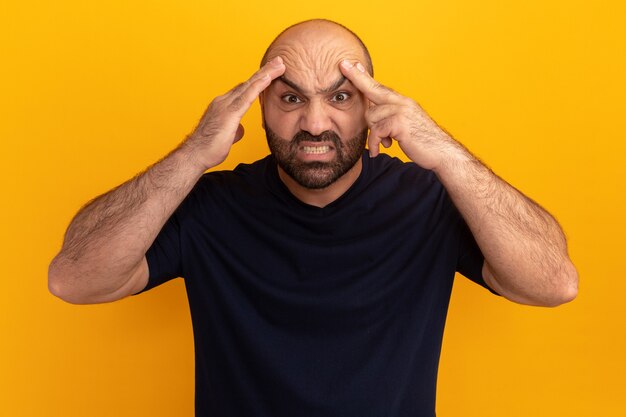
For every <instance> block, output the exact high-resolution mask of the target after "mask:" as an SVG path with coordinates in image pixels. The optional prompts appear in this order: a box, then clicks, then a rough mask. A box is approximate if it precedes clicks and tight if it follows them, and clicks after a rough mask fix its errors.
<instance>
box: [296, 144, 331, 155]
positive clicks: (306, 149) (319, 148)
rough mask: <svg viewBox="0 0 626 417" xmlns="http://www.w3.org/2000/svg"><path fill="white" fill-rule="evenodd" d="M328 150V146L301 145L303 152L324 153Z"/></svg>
mask: <svg viewBox="0 0 626 417" xmlns="http://www.w3.org/2000/svg"><path fill="white" fill-rule="evenodd" d="M329 150H330V146H328V145H326V146H303V147H302V151H303V152H304V153H326V152H328V151H329Z"/></svg>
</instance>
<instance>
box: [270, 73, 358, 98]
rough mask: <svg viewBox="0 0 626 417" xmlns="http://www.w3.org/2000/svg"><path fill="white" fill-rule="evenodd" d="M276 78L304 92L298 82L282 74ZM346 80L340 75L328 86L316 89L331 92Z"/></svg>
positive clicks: (321, 91)
mask: <svg viewBox="0 0 626 417" xmlns="http://www.w3.org/2000/svg"><path fill="white" fill-rule="evenodd" d="M277 80H280V81H282V82H283V83H285V84H287V85H288V86H289V87H291V88H293V89H294V90H296V91H298V92H299V93H303V92H304V88H302V87H300V86H299V85H298V84H296V83H294V82H293V81H291V80H290V79H289V78H287V77H285V76H284V75H281V76H280V77H278V78H277ZM347 80H348V79H347V78H346V77H345V76H343V75H342V76H341V77H340V78H339V79H337V81H335V82H334V83H332V84H331V85H330V87H328V88H323V89H321V90H318V92H320V93H323V94H326V93H331V92H333V91H335V90H337V89H338V88H339V87H341V86H342V85H343V84H344V83H345V82H346V81H347Z"/></svg>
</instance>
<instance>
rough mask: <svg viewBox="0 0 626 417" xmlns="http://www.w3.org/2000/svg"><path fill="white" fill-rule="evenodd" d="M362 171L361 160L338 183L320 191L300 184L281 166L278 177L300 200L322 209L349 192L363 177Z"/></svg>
mask: <svg viewBox="0 0 626 417" xmlns="http://www.w3.org/2000/svg"><path fill="white" fill-rule="evenodd" d="M362 169H363V161H362V159H361V158H359V160H358V161H357V163H356V164H354V166H353V167H352V168H350V170H349V171H348V172H346V173H345V174H343V175H342V176H341V177H340V178H339V179H338V180H337V181H335V182H333V183H332V184H330V185H329V186H328V187H326V188H321V189H318V190H314V189H310V188H306V187H303V186H302V185H300V184H298V183H297V182H296V181H295V180H294V179H293V178H291V177H290V176H289V175H288V174H287V173H286V172H285V171H283V169H282V168H281V167H280V166H279V167H278V176H279V177H280V179H281V181H282V182H283V183H284V184H285V186H286V187H287V189H289V191H290V192H291V194H293V195H294V196H295V197H296V198H297V199H298V200H300V201H302V202H303V203H305V204H308V205H310V206H315V207H320V208H321V207H326V206H327V205H329V204H330V203H332V202H333V201H335V200H336V199H338V198H339V197H341V196H342V195H343V194H344V193H345V192H346V191H348V189H349V188H350V187H352V184H354V182H355V181H356V180H357V178H359V175H361V170H362Z"/></svg>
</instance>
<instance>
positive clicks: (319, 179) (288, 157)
mask: <svg viewBox="0 0 626 417" xmlns="http://www.w3.org/2000/svg"><path fill="white" fill-rule="evenodd" d="M265 135H266V137H267V144H268V145H269V148H270V152H271V153H272V155H274V158H276V162H277V163H278V166H279V167H281V168H282V169H283V171H285V173H287V175H289V176H290V177H291V178H293V179H294V180H295V181H296V182H297V183H298V184H300V185H301V186H303V187H305V188H309V189H316V190H317V189H322V188H326V187H328V186H329V185H331V184H332V183H334V182H335V181H337V180H338V179H339V178H341V176H343V175H344V174H345V173H346V172H348V171H350V169H352V167H354V166H355V165H356V163H357V162H358V161H359V159H360V158H361V156H362V155H363V151H364V150H365V142H366V141H367V128H365V129H363V131H361V132H360V133H359V134H357V135H356V136H354V137H353V138H350V139H348V140H346V141H345V142H343V141H342V140H341V138H340V137H339V135H337V134H336V133H335V132H333V131H330V130H327V131H325V132H322V133H321V134H320V135H318V136H313V135H311V134H310V133H308V132H305V131H303V130H301V131H300V132H298V133H296V134H295V135H294V137H293V138H292V139H291V140H286V139H283V138H281V137H280V136H278V135H277V134H276V133H274V132H273V131H272V130H271V129H270V128H269V127H267V125H265ZM302 142H326V143H329V142H330V143H332V145H333V147H334V148H335V158H334V159H333V160H332V161H329V162H322V161H313V162H302V161H300V160H298V156H297V154H298V149H299V148H300V146H301V145H300V144H301V143H302Z"/></svg>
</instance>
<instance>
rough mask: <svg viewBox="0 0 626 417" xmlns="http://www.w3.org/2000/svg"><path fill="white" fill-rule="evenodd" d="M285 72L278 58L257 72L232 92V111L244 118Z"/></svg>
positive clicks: (230, 106)
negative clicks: (255, 102)
mask: <svg viewBox="0 0 626 417" xmlns="http://www.w3.org/2000/svg"><path fill="white" fill-rule="evenodd" d="M284 72H285V64H284V63H283V60H282V58H280V57H276V58H274V59H273V60H271V61H270V62H268V63H267V64H265V65H264V66H263V68H261V69H260V70H259V71H257V72H256V73H255V74H254V75H253V76H252V77H250V79H249V80H248V81H246V82H245V83H243V84H241V85H240V86H238V87H236V88H235V90H233V91H232V96H233V97H232V100H231V102H230V104H229V106H228V108H229V109H230V110H231V111H234V112H236V113H237V114H238V115H240V116H241V117H243V115H244V113H245V112H246V111H248V109H249V108H250V106H252V103H254V101H255V100H256V99H257V98H258V97H259V94H261V92H262V91H263V90H265V89H266V88H267V87H268V86H269V85H270V84H271V82H272V80H274V79H275V78H277V77H279V76H280V75H282V74H283V73H284Z"/></svg>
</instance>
